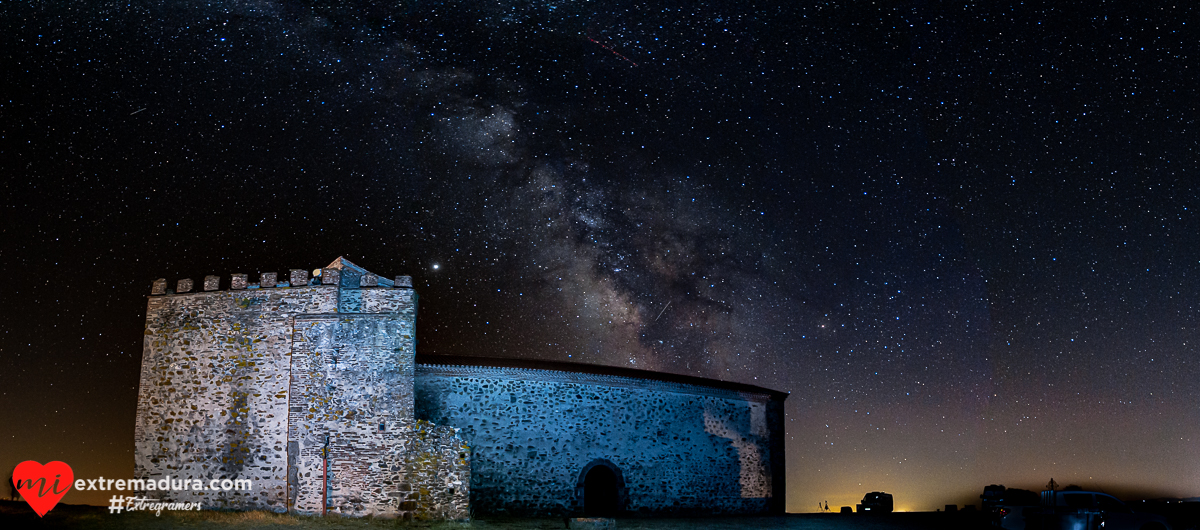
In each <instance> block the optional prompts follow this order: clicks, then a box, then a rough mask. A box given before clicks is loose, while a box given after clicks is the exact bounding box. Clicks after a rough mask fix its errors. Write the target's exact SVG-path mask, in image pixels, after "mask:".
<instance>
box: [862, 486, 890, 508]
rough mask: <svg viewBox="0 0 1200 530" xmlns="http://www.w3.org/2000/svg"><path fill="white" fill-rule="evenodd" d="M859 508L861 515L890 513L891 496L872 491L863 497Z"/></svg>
mask: <svg viewBox="0 0 1200 530" xmlns="http://www.w3.org/2000/svg"><path fill="white" fill-rule="evenodd" d="M860 506H862V508H860V511H861V512H863V513H892V494H890V493H884V492H882V491H872V492H871V493H868V494H867V496H865V497H863V500H862V504H861V505H860Z"/></svg>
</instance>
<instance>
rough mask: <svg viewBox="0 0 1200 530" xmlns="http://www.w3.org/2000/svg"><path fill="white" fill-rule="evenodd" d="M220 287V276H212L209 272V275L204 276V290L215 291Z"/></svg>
mask: <svg viewBox="0 0 1200 530" xmlns="http://www.w3.org/2000/svg"><path fill="white" fill-rule="evenodd" d="M220 288H221V277H220V276H213V275H211V274H210V275H208V276H205V277H204V290H205V291H216V290H217V289H220Z"/></svg>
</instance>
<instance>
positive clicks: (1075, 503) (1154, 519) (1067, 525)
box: [984, 489, 1171, 530]
mask: <svg viewBox="0 0 1200 530" xmlns="http://www.w3.org/2000/svg"><path fill="white" fill-rule="evenodd" d="M1009 491H1010V492H1011V491H1012V490H1009ZM984 492H985V494H988V491H987V490H985V491H984ZM1005 497H1007V498H1004V499H997V500H998V501H999V502H997V503H996V505H995V506H994V508H993V509H994V512H993V516H994V517H993V518H992V524H993V526H997V527H1000V528H1003V529H1005V530H1051V529H1053V530H1059V529H1076V528H1078V529H1086V530H1092V529H1103V530H1171V525H1170V524H1169V523H1168V522H1167V520H1166V518H1164V517H1162V516H1159V515H1155V514H1151V513H1139V512H1135V511H1133V510H1131V509H1130V508H1129V507H1128V506H1126V505H1125V503H1123V502H1121V501H1120V500H1118V499H1117V498H1116V497H1113V496H1112V495H1108V494H1106V493H1102V492H1098V491H1084V490H1082V489H1078V490H1073V491H1057V492H1056V491H1043V492H1042V494H1041V499H1040V502H1039V503H1037V504H1036V505H1031V503H1029V499H1028V498H1027V496H1026V495H1012V494H1011V493H1009V492H1005Z"/></svg>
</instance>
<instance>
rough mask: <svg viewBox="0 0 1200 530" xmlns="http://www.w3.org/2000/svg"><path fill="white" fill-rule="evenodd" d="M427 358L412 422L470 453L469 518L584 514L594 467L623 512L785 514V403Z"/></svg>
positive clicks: (768, 397)
mask: <svg viewBox="0 0 1200 530" xmlns="http://www.w3.org/2000/svg"><path fill="white" fill-rule="evenodd" d="M425 359H428V361H426V360H422V359H418V365H417V370H416V406H417V409H416V414H417V417H418V418H420V419H427V420H429V421H432V422H435V423H438V424H444V425H450V426H454V427H457V428H459V429H460V434H461V436H462V438H463V439H465V440H466V441H467V443H468V444H470V445H471V447H472V449H473V453H472V458H471V466H472V467H471V483H470V488H471V503H472V506H473V508H474V510H475V511H476V513H513V514H529V515H562V514H577V513H581V512H584V511H585V508H586V507H585V506H583V498H584V493H583V481H584V477H585V475H586V472H587V470H589V469H590V468H591V467H594V466H596V465H604V466H607V467H610V468H611V469H612V470H613V471H614V472H615V474H616V475H617V476H618V477H619V480H618V481H619V482H620V484H618V486H619V489H620V492H619V496H620V503H621V506H620V508H621V509H623V510H625V511H627V512H636V513H686V514H698V513H782V512H783V500H784V480H783V479H784V477H783V474H784V467H783V456H784V455H783V440H782V438H783V416H782V403H783V398H784V397H785V395H782V394H780V393H777V392H771V391H766V390H763V391H762V392H747V391H734V390H728V389H722V388H714V387H710V386H703V385H694V384H682V383H674V382H668V381H659V380H651V379H645V378H635V377H620V376H613V375H597V374H590V373H579V372H571V371H560V370H541V369H530V368H514V367H498V366H478V365H475V366H472V365H464V364H435V363H436V358H433V357H429V358H425ZM484 361H486V360H484ZM714 383H715V382H714ZM760 390H762V389H760Z"/></svg>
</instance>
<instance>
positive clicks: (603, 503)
mask: <svg viewBox="0 0 1200 530" xmlns="http://www.w3.org/2000/svg"><path fill="white" fill-rule="evenodd" d="M616 513H617V476H616V475H614V474H613V472H612V470H610V469H608V468H607V467H605V466H596V467H593V468H592V470H591V471H588V474H587V478H585V479H583V514H584V515H587V516H590V517H612V516H613V515H614V514H616Z"/></svg>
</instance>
